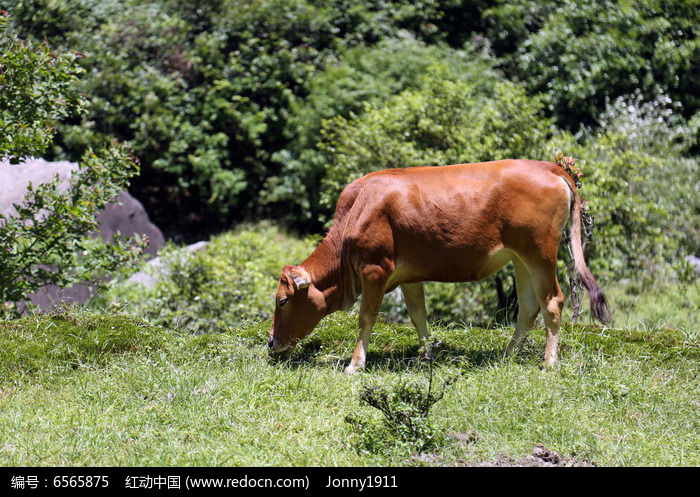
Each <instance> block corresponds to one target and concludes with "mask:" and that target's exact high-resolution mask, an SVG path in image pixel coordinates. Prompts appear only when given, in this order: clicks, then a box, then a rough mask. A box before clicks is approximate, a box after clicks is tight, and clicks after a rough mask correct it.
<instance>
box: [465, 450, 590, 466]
mask: <svg viewBox="0 0 700 497" xmlns="http://www.w3.org/2000/svg"><path fill="white" fill-rule="evenodd" d="M469 466H493V467H506V466H514V467H542V468H548V467H550V468H551V467H594V466H595V464H593V463H591V462H589V461H586V460H579V459H576V458H568V457H563V456H561V455H560V454H559V453H558V452H555V451H553V450H552V449H549V448H547V447H545V446H544V445H542V444H537V445H535V447H534V448H533V449H532V454H530V455H527V456H525V457H523V458H521V459H514V458H512V457H510V456H506V455H503V456H499V457H498V459H496V460H495V461H484V462H481V463H478V464H469Z"/></svg>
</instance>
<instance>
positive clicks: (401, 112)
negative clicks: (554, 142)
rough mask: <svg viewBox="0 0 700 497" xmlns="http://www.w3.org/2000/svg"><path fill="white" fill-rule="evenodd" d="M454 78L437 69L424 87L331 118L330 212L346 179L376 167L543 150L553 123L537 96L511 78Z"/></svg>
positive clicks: (326, 131)
mask: <svg viewBox="0 0 700 497" xmlns="http://www.w3.org/2000/svg"><path fill="white" fill-rule="evenodd" d="M449 75H450V72H449V71H448V70H447V69H446V68H445V67H444V66H434V67H432V68H430V70H428V72H427V74H426V75H425V78H424V80H423V84H422V86H421V88H420V90H419V91H418V90H406V91H404V92H402V93H400V94H398V95H396V96H395V97H393V98H391V99H389V100H388V101H387V102H386V103H381V104H375V105H371V104H367V105H366V107H365V110H364V112H363V113H362V114H361V115H360V116H358V117H356V118H350V119H348V118H344V117H340V116H339V117H336V118H334V119H332V120H329V121H327V122H325V123H324V127H323V130H322V134H323V142H322V143H321V145H320V146H321V148H322V149H323V150H325V151H326V152H327V153H328V154H329V155H331V157H332V162H331V163H330V164H328V166H327V168H326V176H325V178H324V179H323V182H322V185H323V186H322V191H321V204H322V205H323V206H324V207H325V208H326V210H327V212H332V209H333V208H334V207H335V201H336V200H337V198H338V195H339V194H340V192H341V190H342V189H343V188H344V187H345V185H346V184H347V183H349V182H350V181H352V180H354V179H356V178H358V177H360V176H362V175H364V174H366V173H368V172H371V171H376V170H380V169H388V168H395V167H412V166H422V165H442V164H457V163H466V162H479V161H486V160H494V159H499V158H505V157H509V158H524V157H531V156H532V155H533V154H534V152H535V151H536V150H538V149H540V148H541V146H542V143H543V142H544V141H545V140H546V139H547V134H548V133H549V121H548V120H547V119H546V118H544V117H543V116H542V115H541V105H540V103H539V102H538V100H537V99H532V98H528V97H527V95H526V94H525V92H524V90H523V89H522V88H520V87H518V86H516V85H514V84H512V83H508V82H505V81H498V80H496V81H489V80H486V81H482V82H477V83H474V82H468V81H461V80H454V79H451V78H450V77H449ZM479 83H481V84H479Z"/></svg>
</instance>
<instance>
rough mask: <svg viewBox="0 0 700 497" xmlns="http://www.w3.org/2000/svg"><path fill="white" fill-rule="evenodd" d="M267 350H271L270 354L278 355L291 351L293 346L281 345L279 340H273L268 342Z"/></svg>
mask: <svg viewBox="0 0 700 497" xmlns="http://www.w3.org/2000/svg"><path fill="white" fill-rule="evenodd" d="M267 348H268V349H269V352H270V354H274V355H278V354H282V353H284V352H287V351H289V350H291V349H292V345H290V344H284V345H281V344H280V343H279V342H278V341H277V340H275V339H274V338H271V339H270V341H269V342H267Z"/></svg>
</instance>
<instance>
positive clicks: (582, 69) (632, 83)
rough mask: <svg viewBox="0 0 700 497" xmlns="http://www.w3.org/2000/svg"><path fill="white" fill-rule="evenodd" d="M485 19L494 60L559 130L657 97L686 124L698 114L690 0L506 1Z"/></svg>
mask: <svg viewBox="0 0 700 497" xmlns="http://www.w3.org/2000/svg"><path fill="white" fill-rule="evenodd" d="M494 3H495V5H494V6H493V7H492V8H489V9H485V10H484V11H483V14H482V15H483V17H484V21H485V22H484V23H485V24H486V25H487V28H486V34H487V37H488V38H489V39H491V40H493V43H494V47H495V49H496V53H497V54H498V55H504V54H505V53H508V54H512V61H513V62H512V63H511V64H510V67H507V70H509V72H510V73H512V74H513V76H516V77H518V78H519V79H520V80H521V81H523V82H524V83H525V84H526V86H527V87H528V89H529V91H530V92H531V93H536V92H542V93H544V95H545V101H546V104H547V107H548V110H549V111H550V112H552V113H553V115H554V116H555V117H556V119H557V122H558V123H559V124H560V125H563V126H566V127H568V128H569V129H573V130H577V129H578V128H579V126H580V125H581V124H582V123H583V124H587V125H591V124H593V123H595V122H596V120H597V116H598V114H599V113H600V112H602V111H603V110H604V109H605V105H606V102H607V101H609V100H613V99H615V98H617V97H619V96H623V95H628V94H632V93H634V92H635V91H640V92H641V93H642V94H643V95H644V96H645V98H646V99H648V100H653V99H654V96H655V95H656V94H657V93H659V92H662V93H664V94H666V95H669V97H671V99H673V100H674V101H678V102H681V103H682V105H683V110H682V112H683V113H684V115H685V116H686V117H690V116H692V115H693V114H694V113H695V112H697V111H698V109H699V108H700V101H698V97H697V91H695V90H696V86H697V82H696V81H695V76H694V75H695V74H697V73H698V71H700V66H699V65H698V64H699V62H698V61H700V33H699V32H698V25H700V9H698V3H697V1H694V0H690V1H689V0H674V1H671V2H661V1H658V0H645V1H642V2H604V1H597V2H590V1H581V0H568V1H565V2H561V1H558V2H540V1H532V0H504V1H497V2H494Z"/></svg>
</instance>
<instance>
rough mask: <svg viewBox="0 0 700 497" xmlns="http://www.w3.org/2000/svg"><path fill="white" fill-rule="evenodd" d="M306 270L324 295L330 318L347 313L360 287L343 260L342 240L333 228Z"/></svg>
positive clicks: (308, 263) (305, 266)
mask: <svg viewBox="0 0 700 497" xmlns="http://www.w3.org/2000/svg"><path fill="white" fill-rule="evenodd" d="M302 266H303V267H304V269H306V270H307V271H308V272H309V274H310V275H311V281H312V283H313V284H314V286H315V287H316V288H317V289H318V290H320V291H321V292H323V295H324V297H325V299H326V307H327V309H326V314H330V313H331V312H335V311H338V310H341V309H347V308H349V307H350V306H352V304H353V303H354V302H355V300H356V299H357V296H358V295H359V292H358V291H357V287H358V285H357V284H356V282H355V278H354V276H353V273H352V270H351V268H350V267H348V265H347V261H345V258H344V257H343V250H342V240H341V237H340V236H337V232H336V231H335V230H334V229H333V228H331V231H330V232H329V233H328V234H327V235H326V237H325V238H324V239H323V241H321V243H320V244H319V245H318V247H316V249H315V250H314V251H313V252H312V253H311V255H310V256H309V257H308V258H307V259H306V260H305V261H304V262H303V263H302Z"/></svg>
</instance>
